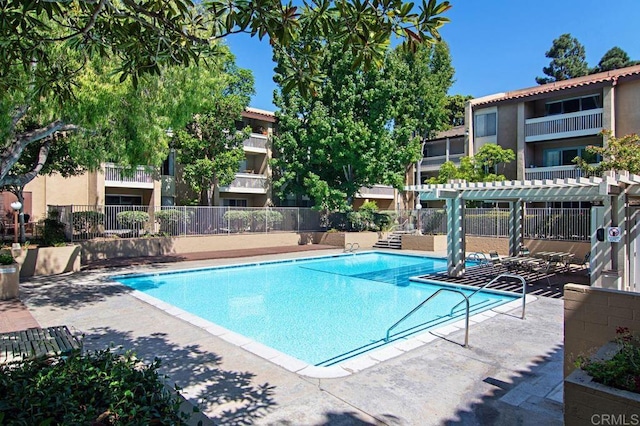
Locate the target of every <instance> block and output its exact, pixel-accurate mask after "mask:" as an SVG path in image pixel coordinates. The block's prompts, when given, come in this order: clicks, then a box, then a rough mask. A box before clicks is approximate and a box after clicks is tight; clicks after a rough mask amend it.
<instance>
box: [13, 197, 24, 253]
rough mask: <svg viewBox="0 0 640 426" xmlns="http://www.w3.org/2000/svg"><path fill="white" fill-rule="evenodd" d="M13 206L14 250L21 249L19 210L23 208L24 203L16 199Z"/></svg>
mask: <svg viewBox="0 0 640 426" xmlns="http://www.w3.org/2000/svg"><path fill="white" fill-rule="evenodd" d="M11 208H12V209H13V237H14V238H13V247H12V251H13V250H19V249H20V244H19V243H18V212H19V211H20V209H21V208H22V203H21V202H20V201H14V202H13V203H11Z"/></svg>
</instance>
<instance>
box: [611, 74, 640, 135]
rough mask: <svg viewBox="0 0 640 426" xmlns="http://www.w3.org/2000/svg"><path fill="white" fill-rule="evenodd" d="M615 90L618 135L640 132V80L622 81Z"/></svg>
mask: <svg viewBox="0 0 640 426" xmlns="http://www.w3.org/2000/svg"><path fill="white" fill-rule="evenodd" d="M615 90H616V91H615V97H616V98H615V104H616V118H615V122H616V136H617V137H622V136H625V135H628V134H631V133H636V134H637V133H640V80H636V81H630V82H623V83H620V84H618V85H617V86H616V89H615Z"/></svg>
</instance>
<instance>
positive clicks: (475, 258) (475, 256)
mask: <svg viewBox="0 0 640 426" xmlns="http://www.w3.org/2000/svg"><path fill="white" fill-rule="evenodd" d="M467 260H469V261H472V262H478V266H486V265H489V264H490V263H491V261H490V260H489V258H488V257H487V255H486V254H485V253H483V252H481V251H479V252H475V253H469V255H468V256H467Z"/></svg>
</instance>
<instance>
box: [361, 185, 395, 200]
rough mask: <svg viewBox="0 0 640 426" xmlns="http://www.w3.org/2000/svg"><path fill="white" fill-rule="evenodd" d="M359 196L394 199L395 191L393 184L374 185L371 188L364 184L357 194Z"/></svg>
mask: <svg viewBox="0 0 640 426" xmlns="http://www.w3.org/2000/svg"><path fill="white" fill-rule="evenodd" d="M356 196H357V197H358V198H378V199H385V200H393V199H394V197H395V191H394V189H393V187H392V186H388V185H374V186H372V187H371V188H367V187H365V186H363V187H362V188H360V190H359V191H358V194H357V195H356Z"/></svg>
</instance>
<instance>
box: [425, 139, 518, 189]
mask: <svg viewBox="0 0 640 426" xmlns="http://www.w3.org/2000/svg"><path fill="white" fill-rule="evenodd" d="M515 159H516V155H515V153H514V152H513V150H511V149H504V148H502V147H501V146H500V145H497V144H492V143H488V144H484V145H482V147H481V148H480V149H479V150H478V152H477V153H476V154H475V155H474V156H473V157H466V156H465V157H462V158H461V159H460V166H456V165H455V164H454V163H453V162H451V161H447V162H445V163H444V164H442V166H440V170H439V171H438V176H435V177H432V178H430V179H429V180H428V181H427V183H430V184H437V183H447V182H448V181H450V180H451V179H464V180H466V181H467V182H492V181H497V180H505V179H506V178H505V176H504V175H501V174H499V173H498V167H499V166H500V165H501V164H502V165H503V166H504V165H505V164H507V163H510V162H511V161H513V160H515Z"/></svg>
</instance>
